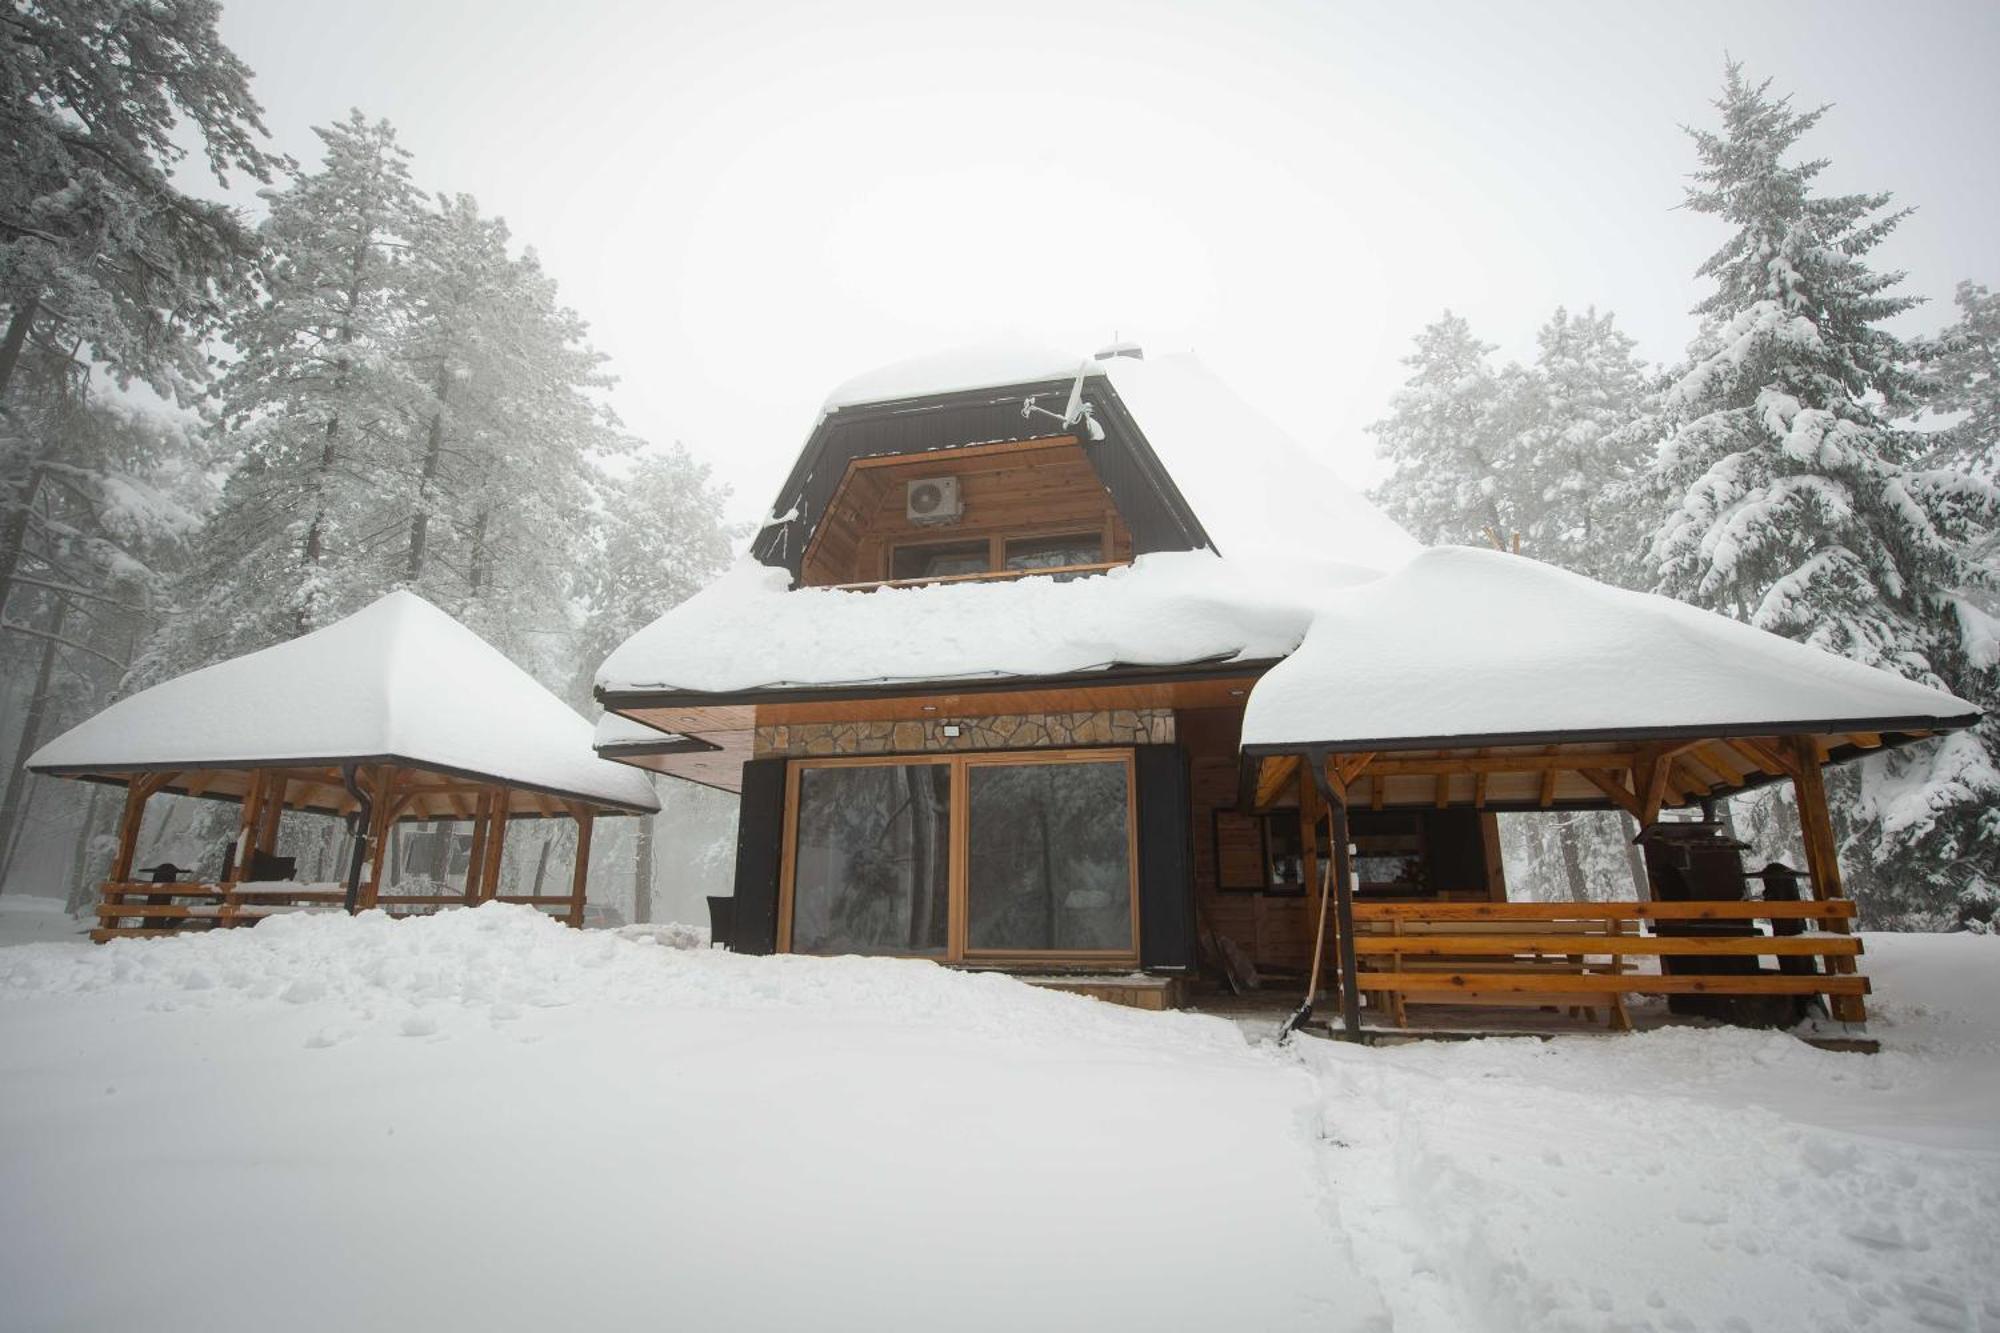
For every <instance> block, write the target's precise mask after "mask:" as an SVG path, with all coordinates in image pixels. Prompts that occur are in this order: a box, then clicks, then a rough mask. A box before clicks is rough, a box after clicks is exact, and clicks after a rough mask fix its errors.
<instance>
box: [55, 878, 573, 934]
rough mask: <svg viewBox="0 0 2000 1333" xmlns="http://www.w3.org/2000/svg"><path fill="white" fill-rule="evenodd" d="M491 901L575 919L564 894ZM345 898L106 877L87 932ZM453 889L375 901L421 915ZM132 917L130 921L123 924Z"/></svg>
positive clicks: (206, 924) (236, 919) (196, 923)
mask: <svg viewBox="0 0 2000 1333" xmlns="http://www.w3.org/2000/svg"><path fill="white" fill-rule="evenodd" d="M493 901H495V902H503V903H520V904H524V905H527V906H530V907H539V908H541V909H543V910H545V911H550V912H554V913H556V914H557V915H559V916H561V917H563V918H565V919H567V920H569V921H570V922H571V924H578V923H580V920H581V915H582V904H580V903H579V902H578V901H577V900H576V899H574V898H572V897H569V896H567V895H565V896H563V897H560V898H555V897H549V896H546V895H544V896H536V895H519V894H513V895H502V896H500V897H497V898H495V899H493ZM346 903H347V892H346V890H345V889H342V888H340V887H338V886H335V887H331V888H329V887H327V886H324V885H308V884H261V883H253V884H201V883H190V884H154V883H150V882H139V881H110V882H107V883H104V884H102V885H100V886H99V887H98V902H97V908H96V914H97V928H96V929H95V930H93V931H91V932H90V938H91V939H93V940H95V941H97V942H99V943H102V942H103V941H105V940H109V939H122V938H142V937H145V936H153V935H172V934H176V933H178V932H180V931H183V930H211V929H221V928H225V927H229V926H254V925H256V924H257V923H258V922H259V921H262V920H264V919H265V918H266V917H271V916H277V915H280V914H282V913H287V912H300V911H337V910H339V909H340V908H342V907H344V906H345V905H346ZM467 905H468V904H467V902H466V900H465V898H464V897H462V896H460V895H457V894H411V893H401V894H393V893H385V894H381V895H379V896H378V897H377V898H376V899H375V906H376V907H377V908H379V909H380V910H382V911H385V912H387V913H388V914H389V915H391V916H421V915H423V914H425V913H427V912H434V911H438V910H440V909H443V908H448V907H465V906H467ZM127 923H134V924H127Z"/></svg>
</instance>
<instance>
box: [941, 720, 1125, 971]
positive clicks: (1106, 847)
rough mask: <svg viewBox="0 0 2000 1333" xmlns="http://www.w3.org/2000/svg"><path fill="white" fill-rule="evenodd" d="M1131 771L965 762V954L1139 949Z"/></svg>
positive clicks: (1111, 766)
mask: <svg viewBox="0 0 2000 1333" xmlns="http://www.w3.org/2000/svg"><path fill="white" fill-rule="evenodd" d="M1126 782H1127V775H1126V766H1125V763H1124V761H1123V760H1122V759H1119V760H1112V761H1108V762H1071V763H1053V764H1049V763H1044V764H1037V763H1019V764H1014V763H1007V764H995V763H976V764H970V765H968V766H967V770H966V784H967V795H966V799H967V804H968V810H967V818H968V820H969V824H968V838H967V858H966V900H967V901H966V907H967V934H966V948H967V949H968V950H972V951H978V952H989V951H990V952H999V953H1027V952H1037V951H1042V950H1052V951H1056V952H1063V953H1085V952H1100V951H1117V952H1126V951H1129V950H1130V949H1131V948H1132V861H1131V829H1130V824H1129V818H1128V811H1129V804H1128V801H1127V796H1126Z"/></svg>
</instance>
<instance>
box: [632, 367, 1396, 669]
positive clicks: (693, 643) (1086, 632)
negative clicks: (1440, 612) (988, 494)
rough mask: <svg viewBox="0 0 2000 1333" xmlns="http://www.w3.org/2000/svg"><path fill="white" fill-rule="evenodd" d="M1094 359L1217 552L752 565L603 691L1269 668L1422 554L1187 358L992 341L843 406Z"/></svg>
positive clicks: (1003, 381)
mask: <svg viewBox="0 0 2000 1333" xmlns="http://www.w3.org/2000/svg"><path fill="white" fill-rule="evenodd" d="M1084 364H1087V365H1088V366H1089V368H1090V372H1091V373H1092V374H1094V375H1106V374H1108V375H1109V376H1110V377H1111V383H1112V384H1113V385H1114V386H1115V387H1116V389H1117V392H1118V396H1119V399H1120V401H1121V402H1123V403H1124V404H1125V405H1126V407H1127V409H1128V410H1129V411H1130V412H1131V414H1132V416H1133V418H1134V420H1135V421H1136V422H1137V423H1138V426H1139V429H1140V431H1141V432H1142V433H1143V434H1144V436H1145V437H1146V440H1147V442H1148V443H1149V444H1150V445H1151V446H1152V449H1153V451H1154V453H1155V454H1156V455H1157V456H1158V458H1159V460H1160V462H1161V464H1162V465H1163V466H1164V467H1165V469H1166V471H1167V472H1168V474H1169V475H1170V477H1171V478H1172V479H1173V481H1174V483H1175V484H1176V485H1177V486H1178V487H1179V489H1180V490H1181V493H1182V495H1183V496H1184V497H1185V498H1186V499H1187V501H1188V502H1189V504H1190V505H1191V506H1192V508H1193V510H1194V513H1195V515H1196V517H1197V518H1198V519H1199V520H1200V522H1201V524H1202V527H1203V530H1204V531H1206V532H1207V534H1208V536H1209V538H1210V540H1211V541H1212V542H1213V544H1214V546H1215V548H1216V549H1215V551H1214V552H1180V553H1171V554H1168V553H1157V554H1153V555H1147V556H1142V557H1140V559H1139V560H1138V562H1137V564H1136V565H1135V566H1134V567H1133V568H1132V569H1130V570H1124V571H1117V572H1114V573H1112V574H1111V575H1109V576H1107V577H1104V578H1097V579H1083V580H1077V581H1075V582H1071V583H1055V582H1053V581H1051V580H1048V579H1025V580H1020V581H1014V582H997V583H991V584H941V585H936V586H932V587H926V588H910V589H883V590H880V591H876V592H869V593H841V592H834V591H832V590H830V589H800V590H798V591H795V592H787V591H786V584H787V577H786V575H785V573H784V572H783V571H781V570H776V569H769V568H766V567H764V566H762V565H758V564H754V563H750V562H745V563H744V564H742V565H740V566H739V567H738V568H737V569H736V570H734V571H732V572H731V573H730V574H729V575H727V576H726V577H724V578H723V579H722V580H720V581H718V582H717V583H716V584H715V585H713V586H712V587H710V588H709V589H708V590H706V591H705V592H703V593H702V594H701V595H700V596H698V597H696V598H693V599H691V600H690V601H688V602H686V603H685V604H683V605H682V606H680V607H677V608H675V609H674V610H673V611H671V612H669V613H668V614H667V615H666V616H663V617H662V618H661V619H660V620H658V621H656V622H655V623H654V624H652V625H651V626H649V627H647V628H646V629H644V630H641V631H640V632H639V633H638V634H636V635H634V636H633V637H632V638H631V639H630V640H628V641H627V642H626V643H625V644H624V645H622V646H621V647H620V648H619V649H618V651H617V652H615V653H613V654H612V656H611V657H610V658H609V659H608V660H607V661H606V662H605V663H604V666H603V668H602V670H601V671H600V673H599V675H598V683H599V685H601V686H603V687H604V688H606V689H609V690H612V691H630V690H691V691H705V692H715V693H722V692H733V691H743V690H752V689H769V688H783V687H813V686H820V687H826V686H833V685H856V684H864V683H865V684H886V683H891V682H900V681H930V680H960V679H969V678H990V677H998V676H1046V675H1059V674H1068V673H1072V672H1077V671H1088V670H1095V669H1101V668H1105V667H1109V666H1114V665H1125V666H1140V665H1144V666H1169V665H1180V664H1184V663H1194V662H1206V661H1212V660H1225V661H1226V660H1244V661H1248V660H1257V659H1265V660H1268V659H1271V658H1275V657H1280V656H1283V655H1284V654H1285V653H1288V652H1290V651H1291V650H1292V649H1293V648H1294V647H1296V646H1297V645H1298V642H1299V639H1300V637H1301V636H1302V635H1303V634H1304V632H1305V626H1306V625H1307V623H1308V622H1309V619H1310V613H1309V608H1310V607H1311V606H1312V605H1313V604H1314V603H1316V602H1317V601H1318V600H1319V599H1320V598H1322V597H1324V596H1325V595H1327V594H1328V593H1329V592H1330V591H1332V590H1335V589H1338V588H1341V587H1344V586H1347V585H1349V584H1352V583H1354V582H1356V581H1359V580H1365V579H1370V578H1375V577H1378V576H1379V575H1380V574H1381V572H1382V571H1384V570H1388V569H1392V568H1394V567H1395V566H1397V565H1398V564H1400V563H1402V562H1403V561H1405V560H1407V559H1408V558H1409V557H1410V556H1412V555H1413V554H1415V553H1416V552H1417V551H1419V550H1420V549H1422V548H1421V547H1420V546H1419V545H1418V543H1417V542H1416V541H1415V539H1413V538H1412V537H1411V536H1410V535H1409V534H1408V533H1406V532H1404V531H1403V530H1402V529H1401V528H1400V527H1398V526H1397V525H1396V524H1395V523H1393V522H1391V521H1390V520H1389V519H1388V518H1387V517H1385V516H1384V515H1383V514H1382V513H1381V512H1380V511H1378V510H1376V509H1375V508H1374V507H1373V506H1372V505H1370V504H1369V503H1368V502H1367V501H1366V500H1363V499H1362V498H1361V497H1360V496H1358V495H1356V494H1355V493H1354V492H1353V491H1351V490H1349V489H1348V488H1347V487H1346V486H1345V485H1344V484H1343V483H1342V482H1341V481H1340V479H1339V478H1338V477H1336V476H1335V475H1334V474H1333V473H1332V471H1331V470H1329V469H1328V468H1327V467H1326V466H1325V465H1323V464H1322V463H1320V462H1319V461H1318V460H1316V459H1315V458H1313V457H1312V456H1311V454H1310V453H1309V452H1308V451H1307V450H1306V449H1305V448H1304V447H1302V446H1301V445H1300V444H1299V443H1298V442H1297V441H1295V440H1293V439H1292V438H1291V437H1290V436H1288V435H1286V434H1285V433H1284V432H1283V431H1282V430H1280V429H1279V428H1278V427H1277V426H1276V425H1274V424H1272V422H1271V421H1270V420H1269V419H1268V418H1266V417H1264V416H1263V415H1262V414H1261V413H1259V412H1257V411H1256V410H1255V409H1254V408H1252V407H1250V406H1249V405H1248V404H1247V403H1245V402H1244V401H1243V400H1242V399H1241V398H1239V397H1237V396H1236V395H1235V394H1234V393H1233V392H1231V391H1230V390H1229V389H1228V387H1227V386H1225V385H1224V384H1222V382H1221V381H1219V380H1217V379H1216V378H1215V377H1214V376H1213V375H1211V374H1210V373H1209V372H1208V371H1207V370H1206V369H1204V368H1203V367H1202V365H1201V364H1200V363H1199V362H1198V361H1196V360H1195V359H1194V358H1193V357H1191V356H1169V357H1163V358H1160V359H1159V360H1156V361H1138V360H1134V359H1131V358H1129V357H1118V358H1114V359H1111V360H1108V361H1103V362H1096V361H1090V362H1085V361H1083V360H1082V359H1080V358H1077V357H1074V356H1065V355H1062V354H1060V353H1056V352H1051V351H1048V350H1047V349H1044V348H1037V347H1033V346H1029V345H1025V344H1022V345H1002V346H992V347H985V348H979V349H972V350H969V351H959V352H951V353H945V354H942V355H939V356H936V357H928V358H923V359H920V360H918V361H912V362H905V363H903V364H901V365H899V366H892V367H888V368H886V369H884V370H881V371H876V372H871V373H870V374H869V375H865V376H862V377H861V378H860V379H857V380H853V381H850V382H849V383H848V384H846V385H843V386H841V388H839V389H837V390H835V391H834V394H833V396H832V397H831V398H829V399H828V404H829V406H837V405H840V404H842V403H858V402H873V401H888V400H892V399H900V398H907V397H913V396H919V395H924V394H937V393H947V392H952V391H955V390H959V389H967V388H980V387H998V386H1001V385H1013V384H1029V383H1034V382H1036V381H1039V380H1047V379H1051V378H1059V377H1061V376H1065V375H1071V374H1074V373H1075V371H1076V370H1077V368H1078V367H1079V365H1084ZM1085 447H1086V448H1108V447H1112V446H1110V445H1108V444H1098V443H1093V444H1090V445H1086V446H1085ZM1218 554H1219V555H1220V557H1221V558H1220V559H1217V558H1216V557H1217V555H1218Z"/></svg>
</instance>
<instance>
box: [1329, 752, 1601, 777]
mask: <svg viewBox="0 0 2000 1333" xmlns="http://www.w3.org/2000/svg"><path fill="white" fill-rule="evenodd" d="M1637 759H1638V756H1637V755H1636V754H1635V752H1633V751H1631V750H1604V751H1594V750H1576V751H1572V752H1570V753H1568V754H1562V753H1558V752H1555V751H1551V752H1549V753H1546V754H1480V755H1433V756H1430V757H1428V758H1422V757H1419V758H1407V757H1404V756H1401V755H1376V756H1374V757H1372V758H1371V759H1370V760H1369V761H1368V772H1369V773H1371V774H1386V775H1388V776H1389V777H1396V778H1407V777H1430V776H1431V775H1433V774H1436V773H1450V774H1453V775H1456V776H1463V775H1465V774H1470V773H1541V772H1545V771H1547V770H1548V769H1555V770H1556V771H1557V772H1571V771H1574V770H1575V769H1576V768H1577V766H1578V765H1588V766H1589V767H1591V768H1603V769H1620V768H1630V767H1631V766H1632V765H1633V763H1635V762H1636V761H1637Z"/></svg>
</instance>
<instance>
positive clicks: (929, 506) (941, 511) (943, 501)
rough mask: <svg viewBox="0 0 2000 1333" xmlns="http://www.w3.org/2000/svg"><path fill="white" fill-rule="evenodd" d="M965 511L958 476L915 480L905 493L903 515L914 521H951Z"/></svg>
mask: <svg viewBox="0 0 2000 1333" xmlns="http://www.w3.org/2000/svg"><path fill="white" fill-rule="evenodd" d="M964 512H965V502H964V501H963V500H961V499H960V498H959V495H958V478H957V477H930V478H926V479H924V480H922V481H913V482H911V483H910V487H909V489H908V490H907V491H905V492H904V494H903V516H904V517H905V518H907V519H909V520H910V522H912V523H949V522H951V521H952V520H953V519H955V518H957V517H958V516H959V515H961V514H963V513H964Z"/></svg>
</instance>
